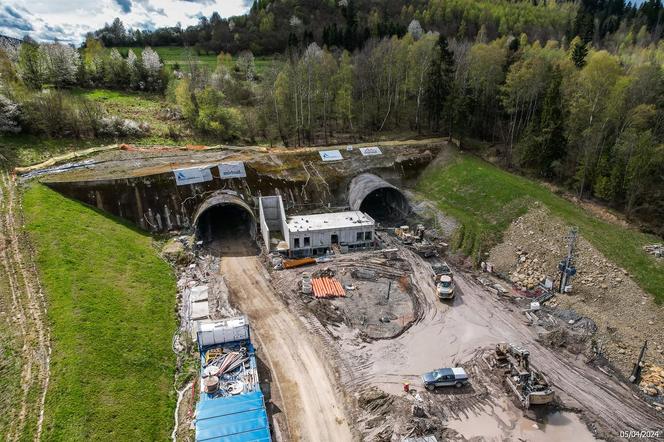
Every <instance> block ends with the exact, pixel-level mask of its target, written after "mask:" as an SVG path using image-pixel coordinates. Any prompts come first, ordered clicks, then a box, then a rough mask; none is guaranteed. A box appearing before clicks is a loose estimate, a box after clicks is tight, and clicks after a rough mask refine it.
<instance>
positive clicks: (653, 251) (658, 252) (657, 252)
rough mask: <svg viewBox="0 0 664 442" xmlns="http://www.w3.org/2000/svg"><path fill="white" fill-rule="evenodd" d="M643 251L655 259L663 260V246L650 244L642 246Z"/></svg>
mask: <svg viewBox="0 0 664 442" xmlns="http://www.w3.org/2000/svg"><path fill="white" fill-rule="evenodd" d="M643 250H645V251H646V253H649V254H650V255H653V256H654V257H655V258H664V244H650V245H647V246H643Z"/></svg>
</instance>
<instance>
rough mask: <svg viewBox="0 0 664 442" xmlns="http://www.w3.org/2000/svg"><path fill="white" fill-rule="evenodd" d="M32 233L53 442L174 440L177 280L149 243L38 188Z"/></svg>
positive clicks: (31, 199)
mask: <svg viewBox="0 0 664 442" xmlns="http://www.w3.org/2000/svg"><path fill="white" fill-rule="evenodd" d="M24 211H25V219H26V228H27V230H28V232H29V234H30V237H31V239H32V241H33V244H34V245H35V249H36V261H37V266H38V269H39V272H40V277H41V280H42V283H43V286H44V289H45V293H46V296H47V302H48V319H49V322H50V326H51V337H52V357H51V381H50V386H49V391H48V395H47V397H46V411H45V418H44V419H45V420H44V439H46V440H136V441H138V440H167V439H168V438H169V435H170V431H171V427H172V422H173V416H172V413H173V409H174V406H175V396H174V393H173V391H172V385H173V375H174V366H175V357H174V355H173V352H172V350H171V339H172V335H173V332H174V330H175V328H176V323H175V315H174V312H173V306H174V304H175V294H176V288H175V279H174V276H173V274H172V271H171V268H170V267H169V265H168V264H167V263H166V262H165V261H163V260H162V259H161V258H159V256H158V255H157V252H156V250H155V249H154V247H153V244H152V239H151V237H150V236H149V235H146V234H144V233H141V232H139V231H137V230H136V229H134V228H133V227H130V226H129V225H127V224H126V223H125V222H123V221H121V220H118V219H114V218H112V217H110V216H108V215H105V214H102V213H100V212H99V211H97V210H96V209H93V208H91V207H88V206H85V205H83V204H81V203H79V202H76V201H73V200H70V199H67V198H65V197H63V196H61V195H60V194H58V193H56V192H54V191H52V190H50V189H48V188H47V187H45V186H42V185H38V184H33V185H31V186H30V187H29V188H28V189H27V190H26V192H25V194H24Z"/></svg>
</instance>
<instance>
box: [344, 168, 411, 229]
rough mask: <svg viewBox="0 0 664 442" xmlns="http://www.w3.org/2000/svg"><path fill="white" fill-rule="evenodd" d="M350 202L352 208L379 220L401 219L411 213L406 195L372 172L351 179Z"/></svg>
mask: <svg viewBox="0 0 664 442" xmlns="http://www.w3.org/2000/svg"><path fill="white" fill-rule="evenodd" d="M348 202H349V204H350V208H351V210H360V211H362V212H364V213H366V214H368V215H369V216H371V217H372V218H373V219H375V220H376V221H379V222H391V221H392V222H395V221H400V220H403V219H405V218H406V216H408V214H409V213H410V204H409V203H408V199H407V198H406V196H405V195H404V194H403V193H402V192H401V191H400V190H399V189H398V188H396V187H395V186H393V185H392V184H390V183H388V182H387V181H385V180H384V179H382V178H380V177H379V176H376V175H374V174H371V173H363V174H361V175H358V176H356V177H355V178H353V179H352V180H351V182H350V187H349V189H348Z"/></svg>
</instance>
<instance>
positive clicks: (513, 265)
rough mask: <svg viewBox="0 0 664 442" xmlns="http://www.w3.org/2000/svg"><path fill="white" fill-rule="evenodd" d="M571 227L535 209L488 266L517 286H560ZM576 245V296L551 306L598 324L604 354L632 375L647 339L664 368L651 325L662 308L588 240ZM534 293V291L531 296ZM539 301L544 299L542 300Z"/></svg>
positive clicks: (662, 317)
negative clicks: (550, 282)
mask: <svg viewBox="0 0 664 442" xmlns="http://www.w3.org/2000/svg"><path fill="white" fill-rule="evenodd" d="M568 233H569V226H568V225H566V224H565V223H563V222H562V221H561V220H560V219H558V218H556V217H555V216H553V215H552V214H551V212H550V211H549V210H548V209H546V208H544V207H542V206H539V207H533V208H532V209H531V210H530V211H529V212H528V213H527V214H525V215H523V216H521V217H519V218H517V219H516V220H514V222H513V223H512V225H511V226H510V227H509V229H508V230H507V231H506V232H505V234H504V235H503V242H502V243H501V244H499V245H497V246H496V247H494V248H493V249H492V250H491V252H490V256H489V257H488V258H487V261H488V262H491V263H492V264H493V265H494V273H495V274H498V275H501V274H502V275H509V278H510V279H511V280H512V282H514V283H515V285H517V286H518V287H521V288H525V289H527V288H528V286H531V287H534V291H537V283H538V282H539V281H541V280H542V278H543V277H546V276H547V275H548V276H549V277H550V278H551V279H552V280H553V286H554V288H557V285H558V281H559V277H558V276H557V275H559V269H558V266H559V264H560V259H561V258H563V257H564V256H565V254H566V252H567V241H565V236H566V235H568ZM583 235H584V232H583V230H582V231H581V232H580V235H579V238H578V239H577V241H576V245H575V266H576V268H577V270H578V273H577V275H576V276H575V277H574V281H573V292H571V293H573V294H570V295H569V296H568V295H566V294H563V295H557V296H555V297H554V298H553V299H552V300H549V301H548V303H553V304H555V305H557V306H559V307H560V308H562V309H572V310H575V311H576V312H578V314H579V315H580V316H583V317H586V318H590V319H592V321H593V322H594V324H596V326H597V332H596V334H595V336H594V337H593V339H594V340H595V341H596V342H602V346H601V348H602V355H603V356H604V357H606V358H608V360H609V362H611V364H613V365H614V366H615V368H617V369H618V370H619V371H620V372H621V374H622V375H624V376H625V377H629V375H630V373H631V371H632V367H633V364H634V361H635V360H636V358H637V356H638V354H639V351H640V349H641V345H642V344H643V339H644V337H646V336H647V337H648V340H649V348H650V349H651V350H650V351H649V354H648V359H649V362H652V363H654V364H658V365H660V366H661V365H662V364H664V329H663V328H661V327H653V325H655V324H660V323H662V321H664V310H662V308H661V307H660V306H658V305H657V304H656V303H655V301H654V298H653V296H652V295H650V294H648V293H646V292H644V291H643V289H642V288H640V287H639V286H638V284H637V283H636V282H635V281H634V280H633V279H632V278H631V276H630V274H629V272H628V271H627V270H625V269H623V268H621V267H619V266H617V265H615V264H614V263H613V262H611V261H610V260H609V259H608V258H606V257H605V256H604V255H603V254H602V253H601V252H600V251H598V250H597V249H596V248H595V247H594V246H592V245H591V244H590V243H589V242H588V241H587V240H586V239H585V238H584V236H583ZM533 295H535V293H533ZM540 303H541V301H540Z"/></svg>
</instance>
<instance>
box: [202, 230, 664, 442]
mask: <svg viewBox="0 0 664 442" xmlns="http://www.w3.org/2000/svg"><path fill="white" fill-rule="evenodd" d="M520 222H524V223H526V222H527V223H528V224H524V226H527V225H530V224H531V223H532V220H528V219H526V220H525V221H523V220H521V221H520ZM516 224H517V225H518V223H516ZM514 228H517V227H515V226H513V229H514ZM524 228H525V227H524ZM528 229H530V227H528ZM529 231H530V230H528V232H529ZM547 234H549V233H547ZM527 236H529V237H531V236H533V237H534V236H535V234H534V233H533V234H529V233H527ZM378 238H380V239H381V240H382V241H383V246H384V248H397V249H398V254H397V258H396V259H393V258H390V257H389V255H385V254H384V253H383V252H382V251H381V250H376V251H364V252H355V253H348V254H340V255H335V256H334V257H333V258H332V260H331V261H329V262H325V263H320V264H317V265H315V266H311V267H305V268H300V269H291V270H275V269H273V268H272V267H271V265H270V263H271V261H270V260H269V259H268V258H267V257H265V256H259V253H260V252H259V249H258V248H257V247H256V245H255V244H251V243H250V242H249V241H243V240H239V239H238V237H237V236H235V237H230V238H225V239H223V240H222V241H220V242H219V243H218V244H216V245H214V247H212V249H211V250H212V255H215V256H212V257H203V259H204V260H206V261H205V262H206V263H207V264H206V265H207V267H206V268H207V270H206V271H207V272H208V273H209V275H208V277H209V279H210V280H218V279H221V280H222V281H223V284H222V285H223V290H216V291H220V292H221V293H222V294H223V295H222V296H221V297H219V298H218V299H216V300H215V298H214V296H212V297H211V301H212V305H213V306H217V307H218V308H215V313H214V316H215V317H216V316H222V317H223V316H225V315H227V314H229V312H231V311H232V309H234V308H237V309H238V310H239V311H241V312H242V313H243V314H246V315H248V316H249V319H250V322H251V326H252V332H253V336H254V342H255V343H256V346H257V348H258V357H259V359H261V365H262V367H263V369H262V372H261V381H262V389H263V390H264V391H265V392H266V396H267V397H268V411H269V414H270V416H271V426H272V428H273V432H274V435H275V439H276V440H286V441H288V440H305V441H314V440H315V441H318V440H330V441H332V440H334V441H341V440H368V441H369V440H376V441H387V440H395V441H396V440H401V439H402V438H404V437H411V436H423V435H435V436H436V437H438V440H528V441H545V440H547V441H548V440H575V441H576V440H578V441H585V440H593V439H595V438H601V439H604V440H610V441H611V440H620V439H621V437H620V432H621V431H624V430H630V429H633V430H644V429H646V430H651V429H652V430H657V429H660V428H661V426H662V423H663V422H664V417H663V415H662V412H661V411H658V410H657V409H655V408H654V407H653V406H651V405H649V404H648V403H647V402H646V401H645V400H644V396H642V395H641V394H640V392H639V391H638V390H637V389H636V388H634V387H633V386H631V385H629V384H626V383H625V382H624V378H623V377H622V376H621V375H620V373H619V372H612V371H611V370H612V366H611V364H610V362H609V361H607V360H606V359H604V358H602V357H601V354H600V355H599V356H597V355H595V356H596V357H593V355H594V353H593V349H594V347H593V342H594V341H593V334H594V333H595V331H596V329H595V321H593V320H590V319H588V318H587V317H586V316H584V314H580V313H577V312H576V311H575V310H573V309H572V308H570V307H576V306H574V305H571V304H566V303H565V302H564V300H562V299H560V300H559V299H557V298H556V299H554V300H553V301H552V302H550V304H549V305H546V306H544V308H542V310H540V311H539V312H536V313H532V314H531V316H530V317H528V316H526V315H524V310H527V309H528V307H529V304H530V299H528V298H524V297H523V296H521V294H520V293H518V292H517V291H515V290H511V289H509V284H507V283H506V282H504V281H501V280H499V279H498V278H496V277H494V276H492V275H488V274H486V273H477V274H476V273H469V272H465V271H462V270H461V269H453V270H454V272H455V277H454V279H455V281H456V286H457V297H456V299H455V300H454V301H452V302H446V303H442V302H440V301H439V300H438V298H437V295H436V291H435V286H434V281H433V278H432V274H431V269H430V263H429V262H427V261H426V260H425V259H423V258H421V257H420V256H418V255H417V254H415V253H414V252H413V251H412V250H411V249H409V248H406V247H404V246H403V245H401V244H400V243H399V241H398V240H396V239H395V237H394V236H392V235H391V234H388V233H387V232H380V233H379V236H378ZM506 238H507V240H508V241H509V239H510V236H509V235H507V236H506ZM503 247H504V246H503ZM521 247H524V246H521ZM584 247H585V246H581V247H580V249H583V248H584ZM497 250H500V249H497ZM494 252H495V251H494ZM505 253H506V255H505V256H508V255H509V254H510V253H512V252H510V251H509V250H508V251H507V252H505ZM514 253H516V252H514ZM551 253H553V252H551ZM583 253H584V252H581V254H582V255H583ZM492 256H498V255H495V254H494V255H492ZM519 256H522V255H519ZM591 257H592V258H593V259H596V258H595V257H594V255H591ZM533 260H534V259H533ZM518 261H519V262H520V264H523V263H522V262H521V259H520V258H519V259H518ZM580 262H582V261H580ZM358 270H363V271H365V276H366V272H369V274H373V277H370V278H366V277H358V273H357V272H358ZM322 271H325V272H327V273H333V274H334V276H335V277H337V278H338V279H339V280H340V281H341V282H342V284H344V285H346V286H353V289H352V290H348V293H349V296H348V297H345V298H335V299H314V298H313V296H312V295H311V294H303V293H301V290H300V288H299V281H300V280H301V276H302V273H303V272H308V273H310V274H313V275H314V276H316V275H317V274H318V273H319V272H322ZM361 273H362V272H361ZM526 273H527V272H526ZM531 273H533V272H531ZM389 281H392V291H391V295H390V301H387V299H386V289H387V285H388V284H389ZM495 284H502V286H504V287H506V288H507V290H505V293H501V292H499V291H497V290H496V289H495ZM526 284H527V281H526ZM576 296H579V295H576ZM570 318H573V320H572V321H571V322H572V323H570ZM598 324H601V323H599V322H598ZM499 342H511V343H515V344H518V345H520V346H523V347H526V348H527V349H528V350H529V351H530V353H531V363H532V365H533V366H534V367H535V368H537V369H538V370H539V371H541V372H543V373H544V374H545V375H546V376H547V378H548V379H549V381H550V382H551V384H552V386H553V388H554V389H555V391H556V401H555V402H554V404H552V405H551V406H548V407H546V408H543V409H538V410H537V411H528V412H526V411H524V410H522V409H521V407H520V405H519V404H518V403H517V401H516V399H515V398H514V397H513V396H512V394H511V393H510V392H509V390H507V388H506V387H505V385H504V383H503V381H502V379H501V377H500V376H499V375H498V374H496V373H495V372H494V371H493V370H492V369H491V368H489V367H488V366H487V364H486V363H485V362H484V358H482V355H484V354H486V352H491V351H492V348H493V347H494V346H495V344H497V343H499ZM457 365H460V366H463V367H465V368H466V370H467V372H468V373H469V374H470V376H471V384H470V385H469V386H467V387H464V388H461V389H459V390H456V389H453V390H452V391H450V390H445V389H441V390H438V391H436V392H429V391H426V390H425V389H423V388H422V386H421V381H420V376H421V374H422V373H424V372H427V371H430V370H433V369H436V368H440V367H451V366H457ZM404 383H408V384H409V385H410V387H409V389H408V392H405V391H404V388H403V385H404Z"/></svg>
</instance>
